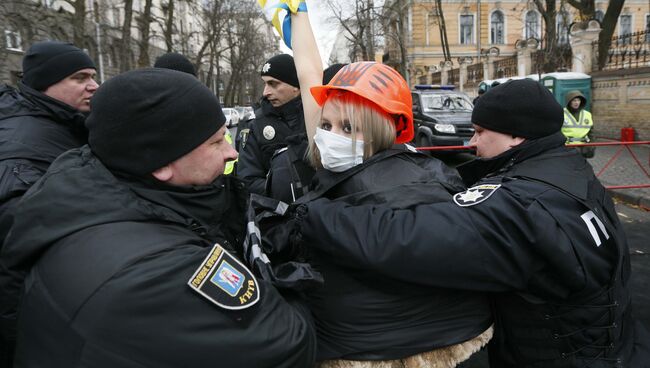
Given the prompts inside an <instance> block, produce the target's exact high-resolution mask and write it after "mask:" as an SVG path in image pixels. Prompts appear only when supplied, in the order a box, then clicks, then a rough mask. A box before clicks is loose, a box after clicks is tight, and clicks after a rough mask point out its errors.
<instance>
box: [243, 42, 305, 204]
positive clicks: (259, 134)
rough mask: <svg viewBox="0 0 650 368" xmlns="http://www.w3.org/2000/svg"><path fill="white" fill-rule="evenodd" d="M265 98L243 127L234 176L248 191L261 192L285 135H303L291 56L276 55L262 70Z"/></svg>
mask: <svg viewBox="0 0 650 368" xmlns="http://www.w3.org/2000/svg"><path fill="white" fill-rule="evenodd" d="M261 75H262V80H263V81H264V97H263V99H262V101H261V104H260V105H261V106H260V108H258V109H257V110H255V120H254V121H252V122H250V124H249V125H248V128H247V129H248V131H246V130H245V129H242V130H241V131H240V132H239V134H238V137H237V139H238V140H239V142H240V143H239V147H240V152H239V154H240V156H239V162H238V164H237V175H238V176H239V177H240V178H241V179H242V180H243V181H244V183H246V186H247V187H248V189H249V191H250V192H251V193H257V194H264V193H265V185H266V176H267V174H268V172H269V169H270V167H271V166H270V164H271V158H272V157H273V154H274V153H275V152H276V151H278V150H279V149H282V148H284V147H286V145H287V138H288V137H292V136H299V135H301V134H302V135H304V134H305V123H304V118H303V111H302V102H301V100H300V86H299V84H298V76H297V75H296V66H295V64H294V62H293V57H292V56H291V55H288V54H280V55H276V56H274V57H272V58H270V59H269V60H267V61H266V63H264V65H263V66H262V70H261Z"/></svg>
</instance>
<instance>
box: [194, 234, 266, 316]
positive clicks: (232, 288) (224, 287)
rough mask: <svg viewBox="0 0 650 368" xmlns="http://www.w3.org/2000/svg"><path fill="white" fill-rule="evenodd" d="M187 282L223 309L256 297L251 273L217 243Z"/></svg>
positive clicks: (241, 306)
mask: <svg viewBox="0 0 650 368" xmlns="http://www.w3.org/2000/svg"><path fill="white" fill-rule="evenodd" d="M187 284H188V285H189V286H190V287H191V288H192V289H194V290H195V291H196V292H197V293H199V294H201V295H202V296H203V297H205V298H206V299H208V300H209V301H211V302H213V303H214V304H216V305H218V306H220V307H221V308H224V309H231V310H238V309H245V308H248V307H251V306H253V305H255V303H257V302H258V301H259V299H260V291H259V286H258V283H257V280H256V279H255V276H253V274H252V273H251V271H249V270H248V268H246V266H244V265H243V264H242V263H241V262H239V261H238V260H237V259H236V258H235V257H233V256H232V255H230V253H228V252H227V251H226V250H225V249H223V247H221V245H219V244H215V245H214V247H213V248H212V250H211V251H210V253H209V254H208V256H207V257H205V260H203V262H202V263H201V265H200V266H199V268H198V269H197V270H196V272H195V273H194V275H193V276H192V278H190V280H189V281H188V283H187Z"/></svg>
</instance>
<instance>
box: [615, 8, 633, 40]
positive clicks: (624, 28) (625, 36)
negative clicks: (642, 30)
mask: <svg viewBox="0 0 650 368" xmlns="http://www.w3.org/2000/svg"><path fill="white" fill-rule="evenodd" d="M630 33H632V15H630V14H625V15H621V16H620V17H619V18H618V34H619V36H622V41H623V43H631V42H632V37H631V36H630Z"/></svg>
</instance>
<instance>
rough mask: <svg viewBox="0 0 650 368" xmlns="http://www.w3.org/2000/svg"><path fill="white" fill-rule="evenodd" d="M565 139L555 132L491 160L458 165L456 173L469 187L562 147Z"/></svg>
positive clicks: (477, 159)
mask: <svg viewBox="0 0 650 368" xmlns="http://www.w3.org/2000/svg"><path fill="white" fill-rule="evenodd" d="M565 142H566V138H565V137H564V135H562V133H560V132H557V133H555V134H551V135H549V136H546V137H542V138H537V139H531V140H527V141H525V142H524V143H522V144H520V145H518V146H516V147H513V148H511V149H509V150H507V151H505V152H503V153H501V154H500V155H498V156H495V157H492V158H487V159H483V158H476V159H474V160H472V161H470V162H467V163H465V164H462V165H459V166H458V167H457V169H458V173H459V174H460V176H461V177H462V178H463V181H464V182H465V184H466V185H467V186H471V185H472V184H474V183H476V182H477V181H479V180H480V179H482V178H485V177H490V176H495V175H499V174H502V173H504V172H506V171H508V170H510V169H511V168H512V167H513V166H514V165H515V164H518V163H520V162H524V161H526V160H528V159H530V158H532V157H535V156H538V155H540V154H541V153H543V152H545V151H548V150H551V149H554V148H558V147H562V146H564V143H565Z"/></svg>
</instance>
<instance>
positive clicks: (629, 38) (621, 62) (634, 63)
mask: <svg viewBox="0 0 650 368" xmlns="http://www.w3.org/2000/svg"><path fill="white" fill-rule="evenodd" d="M592 47H593V53H592V54H593V55H594V61H593V70H594V71H597V70H599V67H598V42H593V43H592ZM647 66H650V32H648V31H647V30H646V31H640V32H634V33H628V34H624V35H620V36H615V37H612V43H611V45H610V47H609V50H608V51H607V61H606V62H605V65H604V66H603V68H602V69H600V70H617V69H632V68H641V67H647Z"/></svg>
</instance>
